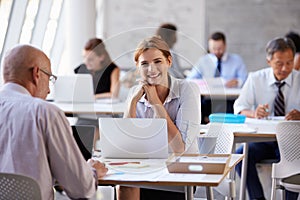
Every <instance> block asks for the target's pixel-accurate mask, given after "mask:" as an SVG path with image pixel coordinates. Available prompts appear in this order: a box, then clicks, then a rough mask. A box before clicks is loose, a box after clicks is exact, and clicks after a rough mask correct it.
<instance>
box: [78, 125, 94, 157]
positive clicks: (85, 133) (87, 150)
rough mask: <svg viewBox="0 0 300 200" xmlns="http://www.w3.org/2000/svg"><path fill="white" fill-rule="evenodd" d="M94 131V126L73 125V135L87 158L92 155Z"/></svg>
mask: <svg viewBox="0 0 300 200" xmlns="http://www.w3.org/2000/svg"><path fill="white" fill-rule="evenodd" d="M94 131H95V127H94V126H85V125H74V126H72V132H73V137H74V139H75V141H76V143H77V145H78V147H79V149H80V151H81V153H82V155H83V157H84V158H85V160H88V159H90V158H91V157H92V152H93V146H94Z"/></svg>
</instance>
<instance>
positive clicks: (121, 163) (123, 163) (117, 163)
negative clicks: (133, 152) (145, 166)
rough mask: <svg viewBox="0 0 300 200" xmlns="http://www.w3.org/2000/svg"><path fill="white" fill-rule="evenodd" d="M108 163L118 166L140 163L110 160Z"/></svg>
mask: <svg viewBox="0 0 300 200" xmlns="http://www.w3.org/2000/svg"><path fill="white" fill-rule="evenodd" d="M108 164H109V165H113V166H118V165H127V164H141V162H112V163H108Z"/></svg>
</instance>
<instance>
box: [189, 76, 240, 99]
mask: <svg viewBox="0 0 300 200" xmlns="http://www.w3.org/2000/svg"><path fill="white" fill-rule="evenodd" d="M192 81H193V82H195V83H196V84H197V85H198V86H199V89H200V93H201V95H202V96H203V97H206V98H211V99H225V100H227V99H236V98H237V97H238V96H239V95H240V93H241V88H227V87H225V86H223V85H222V84H221V85H219V84H217V85H214V84H212V83H207V82H206V81H205V80H201V79H200V80H197V79H195V80H192Z"/></svg>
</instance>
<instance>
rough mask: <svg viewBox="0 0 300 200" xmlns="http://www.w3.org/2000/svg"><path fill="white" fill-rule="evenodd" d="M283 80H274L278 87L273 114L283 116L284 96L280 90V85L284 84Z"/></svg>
mask: <svg viewBox="0 0 300 200" xmlns="http://www.w3.org/2000/svg"><path fill="white" fill-rule="evenodd" d="M284 84H285V82H282V83H280V82H276V83H275V85H276V86H277V88H278V92H277V95H276V97H275V101H274V115H275V116H285V106H284V96H283V94H282V91H281V87H282V86H284Z"/></svg>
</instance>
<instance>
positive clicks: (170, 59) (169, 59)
mask: <svg viewBox="0 0 300 200" xmlns="http://www.w3.org/2000/svg"><path fill="white" fill-rule="evenodd" d="M168 62H169V67H171V66H172V56H168Z"/></svg>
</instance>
